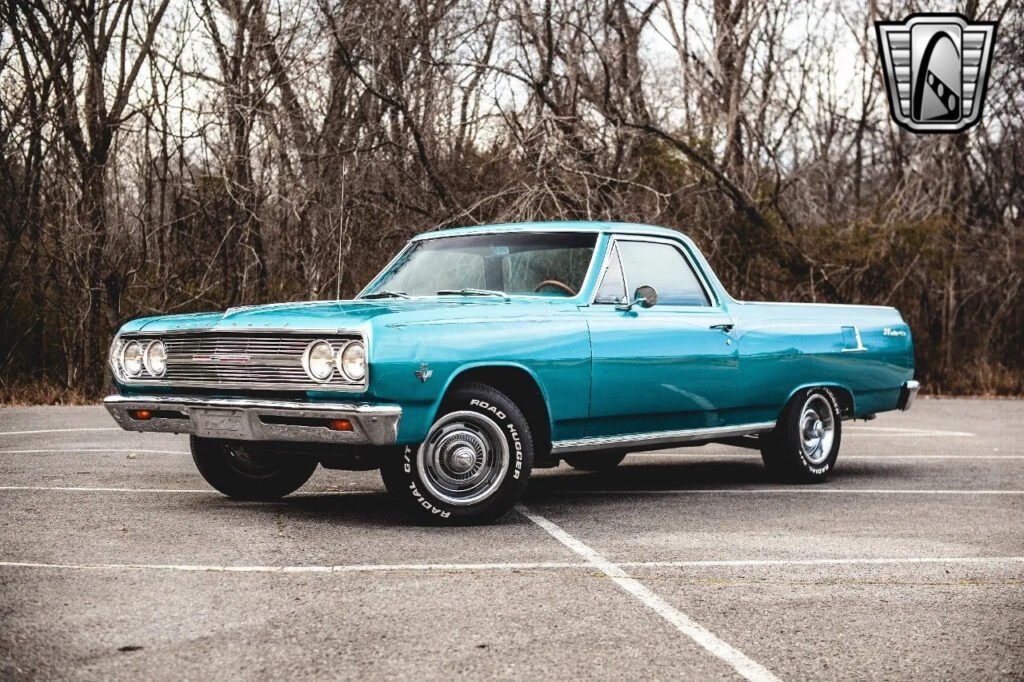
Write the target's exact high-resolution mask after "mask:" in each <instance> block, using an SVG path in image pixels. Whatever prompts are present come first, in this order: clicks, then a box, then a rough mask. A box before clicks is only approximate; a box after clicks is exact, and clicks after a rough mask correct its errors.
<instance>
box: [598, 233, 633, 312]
mask: <svg viewBox="0 0 1024 682" xmlns="http://www.w3.org/2000/svg"><path fill="white" fill-rule="evenodd" d="M625 297H626V281H625V280H624V279H623V277H622V267H621V266H620V265H619V252H618V246H613V247H612V252H611V253H610V254H609V255H608V267H607V269H605V271H604V276H603V277H602V278H601V286H600V288H599V289H598V290H597V296H595V297H594V303H622V300H623V299H624V298H625Z"/></svg>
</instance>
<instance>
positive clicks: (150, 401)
mask: <svg viewBox="0 0 1024 682" xmlns="http://www.w3.org/2000/svg"><path fill="white" fill-rule="evenodd" d="M103 405H104V407H106V408H107V411H108V412H110V416H112V417H113V418H114V421H116V422H117V423H118V424H119V425H120V426H121V428H123V429H124V430H125V431H151V432H159V433H189V434H193V435H195V436H200V437H203V438H222V439H225V440H251V441H295V442H304V443H340V444H349V445H393V444H394V443H395V439H396V438H397V436H398V422H399V421H400V420H401V418H402V408H401V407H399V406H397V405H357V404H349V403H311V402H299V401H286V400H258V399H246V398H205V397H192V396H125V395H112V396H108V397H107V398H105V399H104V400H103ZM138 410H145V411H148V412H149V418H148V419H138V418H136V417H135V416H134V414H135V412H136V411H138ZM332 420H347V421H348V422H349V423H350V430H344V431H341V430H334V429H331V428H328V426H327V423H328V422H329V421H332Z"/></svg>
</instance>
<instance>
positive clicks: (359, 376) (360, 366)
mask: <svg viewBox="0 0 1024 682" xmlns="http://www.w3.org/2000/svg"><path fill="white" fill-rule="evenodd" d="M338 364H339V365H340V366H341V371H342V372H344V373H345V376H346V377H348V378H349V379H351V380H352V381H362V380H363V377H365V376H366V347H365V346H363V344H362V343H361V342H360V341H353V342H352V343H350V344H348V345H347V346H345V349H344V350H343V351H341V357H340V358H339V362H338Z"/></svg>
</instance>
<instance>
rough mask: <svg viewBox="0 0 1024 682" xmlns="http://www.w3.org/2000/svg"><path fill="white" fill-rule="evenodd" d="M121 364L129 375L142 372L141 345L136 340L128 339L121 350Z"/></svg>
mask: <svg viewBox="0 0 1024 682" xmlns="http://www.w3.org/2000/svg"><path fill="white" fill-rule="evenodd" d="M121 366H122V367H124V371H125V373H126V374H127V375H128V376H130V377H137V376H139V375H140V374H142V346H140V345H139V342H138V341H129V342H128V345H127V346H125V347H124V350H123V351H121Z"/></svg>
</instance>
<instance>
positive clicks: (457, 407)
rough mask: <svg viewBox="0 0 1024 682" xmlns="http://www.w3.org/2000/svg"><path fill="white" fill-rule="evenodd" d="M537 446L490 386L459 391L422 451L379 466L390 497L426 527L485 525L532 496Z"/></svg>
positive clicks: (506, 400)
mask: <svg viewBox="0 0 1024 682" xmlns="http://www.w3.org/2000/svg"><path fill="white" fill-rule="evenodd" d="M532 467H533V439H532V437H531V435H530V427H529V425H528V424H527V423H526V419H525V418H524V417H523V413H522V412H521V411H520V409H519V407H518V406H517V405H516V404H515V403H514V402H513V401H512V400H511V399H510V398H509V397H508V396H506V395H505V394H504V393H501V392H500V391H497V390H495V389H494V388H492V387H490V386H487V385H485V384H477V383H473V384H466V385H464V386H460V387H458V388H456V389H454V390H453V391H452V393H451V395H449V396H448V397H447V398H445V401H444V404H443V405H442V406H441V410H440V411H439V413H438V417H437V420H436V421H435V422H434V424H433V426H431V427H430V431H429V432H428V433H427V437H426V440H424V441H423V443H421V444H420V445H419V446H414V447H409V448H406V449H405V452H404V453H403V454H402V455H401V456H399V457H390V458H388V459H387V460H386V461H385V462H384V463H383V464H382V466H381V478H383V479H384V485H385V486H386V487H387V489H388V491H389V492H390V493H391V494H392V495H393V496H394V497H395V498H396V499H397V500H398V501H399V502H400V503H401V504H402V505H403V506H404V507H405V508H406V509H408V510H409V511H411V512H412V513H414V514H415V515H416V516H417V517H418V518H420V519H421V520H424V521H429V522H433V523H444V524H459V523H462V524H469V523H487V522H489V521H493V520H495V519H497V518H499V517H500V516H502V515H503V514H505V512H507V511H508V510H509V509H510V508H511V507H512V505H514V504H515V503H516V501H517V500H518V499H519V498H520V496H521V495H522V494H523V491H524V490H525V489H526V483H527V480H528V479H529V477H530V470H531V468H532Z"/></svg>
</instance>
